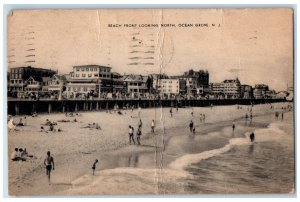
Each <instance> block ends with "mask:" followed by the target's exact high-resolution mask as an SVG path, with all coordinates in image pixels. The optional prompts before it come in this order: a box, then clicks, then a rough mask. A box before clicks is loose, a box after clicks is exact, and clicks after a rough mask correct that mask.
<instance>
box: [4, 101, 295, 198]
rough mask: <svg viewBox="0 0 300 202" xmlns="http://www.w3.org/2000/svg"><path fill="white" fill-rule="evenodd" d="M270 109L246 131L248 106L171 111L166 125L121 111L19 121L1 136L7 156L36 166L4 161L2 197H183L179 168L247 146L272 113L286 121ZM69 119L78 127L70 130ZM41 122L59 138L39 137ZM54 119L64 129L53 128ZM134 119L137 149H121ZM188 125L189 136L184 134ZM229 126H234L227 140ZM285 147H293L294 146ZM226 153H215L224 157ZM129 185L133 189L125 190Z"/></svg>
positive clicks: (160, 112) (156, 112) (158, 116)
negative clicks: (19, 153)
mask: <svg viewBox="0 0 300 202" xmlns="http://www.w3.org/2000/svg"><path fill="white" fill-rule="evenodd" d="M272 105H273V106H274V109H270V105H269V104H265V105H256V106H254V107H253V120H252V121H253V123H252V125H247V124H248V122H247V121H245V114H246V113H248V114H249V111H248V110H249V106H240V107H241V108H240V109H237V105H235V106H216V107H213V108H210V107H198V108H192V107H187V108H179V110H178V112H177V111H176V109H174V108H173V116H172V117H171V115H170V113H169V110H170V108H157V109H154V108H152V109H141V110H138V109H135V110H133V111H131V110H127V111H122V112H123V115H119V114H117V113H114V112H112V113H107V112H105V111H102V112H80V113H79V115H78V116H74V117H66V116H65V114H61V113H60V114H41V115H38V116H37V117H30V116H27V125H26V126H24V127H17V128H18V130H19V131H9V132H8V156H10V154H11V152H12V151H13V150H14V148H16V147H22V148H26V149H27V151H28V153H30V154H32V155H34V156H35V157H36V159H29V160H27V161H18V162H13V161H10V160H9V162H8V174H9V195H11V196H24V195H25V196H28V195H45V196H49V195H77V194H81V195H90V194H93V195H97V194H186V193H189V191H187V189H186V180H185V179H186V178H190V177H191V175H190V174H189V173H186V172H182V170H184V169H185V168H186V166H187V165H185V164H186V163H187V162H189V164H190V163H191V159H193V160H192V163H197V161H199V157H197V154H198V153H203V152H205V151H206V152H208V154H207V156H206V159H208V158H210V156H214V153H211V151H214V150H215V149H218V148H223V147H224V145H226V144H228V143H231V142H232V141H233V143H232V144H234V145H239V144H243V143H240V142H237V139H238V138H240V139H242V142H243V141H244V139H245V141H247V144H248V141H249V140H248V139H247V138H245V134H246V135H247V134H248V133H249V131H253V130H255V129H257V128H266V127H268V125H269V124H270V123H272V122H273V121H274V114H275V112H276V111H278V112H283V111H284V113H286V114H292V113H293V112H287V111H285V110H282V106H287V103H276V104H272ZM192 112H193V115H192V114H191V113H192ZM201 113H204V114H205V121H200V114H201ZM20 117H24V116H16V117H13V118H14V121H15V122H18V120H19V118H20ZM261 117H263V118H261ZM75 118H76V120H77V121H78V122H72V121H73V120H74V119H75ZM46 119H49V120H50V121H54V122H57V125H56V126H55V128H56V129H58V128H60V129H62V132H57V131H56V132H48V133H45V132H40V128H41V126H42V124H43V123H45V122H46ZM62 119H64V120H70V122H58V121H59V120H62ZM139 119H141V120H142V122H143V127H142V136H141V145H129V137H128V126H129V125H132V126H133V127H134V129H135V131H136V130H137V128H138V121H139ZM152 119H154V120H155V121H156V127H155V133H151V126H150V125H151V120H152ZM191 120H193V122H194V125H195V131H196V132H195V134H192V133H190V131H189V128H188V124H189V122H190V121H191ZM89 123H90V124H92V123H98V124H99V125H100V126H101V130H97V129H95V128H93V129H90V128H84V127H85V126H87V125H88V124H89ZM233 123H234V124H235V125H236V129H235V132H234V133H232V128H231V126H232V124H233ZM290 123H293V120H292V121H291V122H290ZM291 127H292V125H291ZM46 128H47V126H46ZM290 133H293V131H292V130H291V131H290ZM292 135H293V134H292ZM233 137H234V140H232V139H233ZM234 141H235V142H234ZM239 141H240V140H239ZM288 144H292V146H293V144H294V143H293V142H289V143H288ZM230 148H231V147H230ZM230 148H227V149H224V151H222V152H223V153H226V152H227V151H229V150H230ZM47 151H51V154H52V155H53V157H54V161H55V170H54V171H53V172H52V176H51V185H48V182H47V177H46V174H45V172H46V171H45V168H44V166H43V161H44V159H45V158H46V152H47ZM215 152H220V151H215ZM186 155H191V156H189V157H186ZM192 155H196V156H192ZM8 159H9V157H8ZM95 159H99V164H98V166H97V169H96V176H92V169H91V167H92V164H93V162H94V160H95ZM174 178H176V183H175V182H174V180H175V179H174ZM131 184H135V186H132V187H131V186H128V185H131Z"/></svg>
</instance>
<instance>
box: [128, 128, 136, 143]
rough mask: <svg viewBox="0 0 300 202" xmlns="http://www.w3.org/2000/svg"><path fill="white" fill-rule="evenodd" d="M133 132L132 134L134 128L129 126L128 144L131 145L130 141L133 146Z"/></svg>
mask: <svg viewBox="0 0 300 202" xmlns="http://www.w3.org/2000/svg"><path fill="white" fill-rule="evenodd" d="M133 132H134V128H133V127H132V126H131V125H129V144H131V140H132V141H133V144H135V141H134V138H133Z"/></svg>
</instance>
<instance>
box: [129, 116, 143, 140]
mask: <svg viewBox="0 0 300 202" xmlns="http://www.w3.org/2000/svg"><path fill="white" fill-rule="evenodd" d="M142 126H143V122H142V120H141V119H140V121H139V123H138V129H137V132H136V141H137V144H138V145H140V144H141V143H140V139H141V135H142ZM131 141H132V142H133V144H135V140H134V128H133V127H132V126H131V125H129V144H131Z"/></svg>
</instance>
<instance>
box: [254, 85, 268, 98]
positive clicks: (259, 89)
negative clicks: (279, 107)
mask: <svg viewBox="0 0 300 202" xmlns="http://www.w3.org/2000/svg"><path fill="white" fill-rule="evenodd" d="M268 90H269V86H268V85H265V84H255V86H254V90H253V97H254V98H255V99H262V98H265V95H266V92H267V91H268Z"/></svg>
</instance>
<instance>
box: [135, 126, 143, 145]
mask: <svg viewBox="0 0 300 202" xmlns="http://www.w3.org/2000/svg"><path fill="white" fill-rule="evenodd" d="M141 135H142V130H141V128H138V129H137V131H136V141H137V143H138V145H140V144H141V143H140V139H141Z"/></svg>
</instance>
